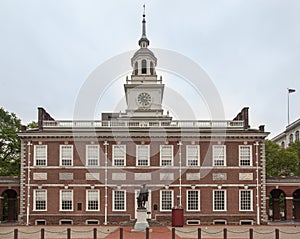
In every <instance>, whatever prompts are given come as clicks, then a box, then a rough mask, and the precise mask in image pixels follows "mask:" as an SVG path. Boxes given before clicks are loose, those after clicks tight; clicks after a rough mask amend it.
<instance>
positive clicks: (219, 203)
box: [213, 190, 226, 211]
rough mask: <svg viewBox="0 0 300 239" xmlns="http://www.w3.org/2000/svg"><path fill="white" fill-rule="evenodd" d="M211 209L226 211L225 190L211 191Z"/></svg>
mask: <svg viewBox="0 0 300 239" xmlns="http://www.w3.org/2000/svg"><path fill="white" fill-rule="evenodd" d="M213 194H214V195H213V200H214V201H213V206H214V208H213V210H214V211H226V191H225V190H214V191H213Z"/></svg>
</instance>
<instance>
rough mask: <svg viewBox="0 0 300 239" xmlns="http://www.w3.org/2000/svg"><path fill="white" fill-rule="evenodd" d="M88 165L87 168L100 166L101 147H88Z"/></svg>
mask: <svg viewBox="0 0 300 239" xmlns="http://www.w3.org/2000/svg"><path fill="white" fill-rule="evenodd" d="M86 164H87V166H98V165H99V145H87V146H86Z"/></svg>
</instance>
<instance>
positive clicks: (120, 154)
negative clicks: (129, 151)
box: [113, 145, 126, 166]
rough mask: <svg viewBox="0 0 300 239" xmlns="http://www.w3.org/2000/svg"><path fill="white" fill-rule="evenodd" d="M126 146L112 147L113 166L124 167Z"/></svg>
mask: <svg viewBox="0 0 300 239" xmlns="http://www.w3.org/2000/svg"><path fill="white" fill-rule="evenodd" d="M125 162H126V145H113V165H114V166H125V165H126V163H125Z"/></svg>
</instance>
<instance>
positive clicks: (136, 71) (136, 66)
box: [134, 62, 139, 75]
mask: <svg viewBox="0 0 300 239" xmlns="http://www.w3.org/2000/svg"><path fill="white" fill-rule="evenodd" d="M138 73H139V66H138V63H137V62H136V63H135V64H134V74H135V75H138Z"/></svg>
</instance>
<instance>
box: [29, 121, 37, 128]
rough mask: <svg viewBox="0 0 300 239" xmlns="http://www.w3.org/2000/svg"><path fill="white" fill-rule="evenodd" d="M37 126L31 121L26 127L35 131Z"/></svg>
mask: <svg viewBox="0 0 300 239" xmlns="http://www.w3.org/2000/svg"><path fill="white" fill-rule="evenodd" d="M38 127H39V126H38V123H37V122H35V121H32V122H31V123H29V124H28V125H27V128H28V129H37V128H38Z"/></svg>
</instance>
